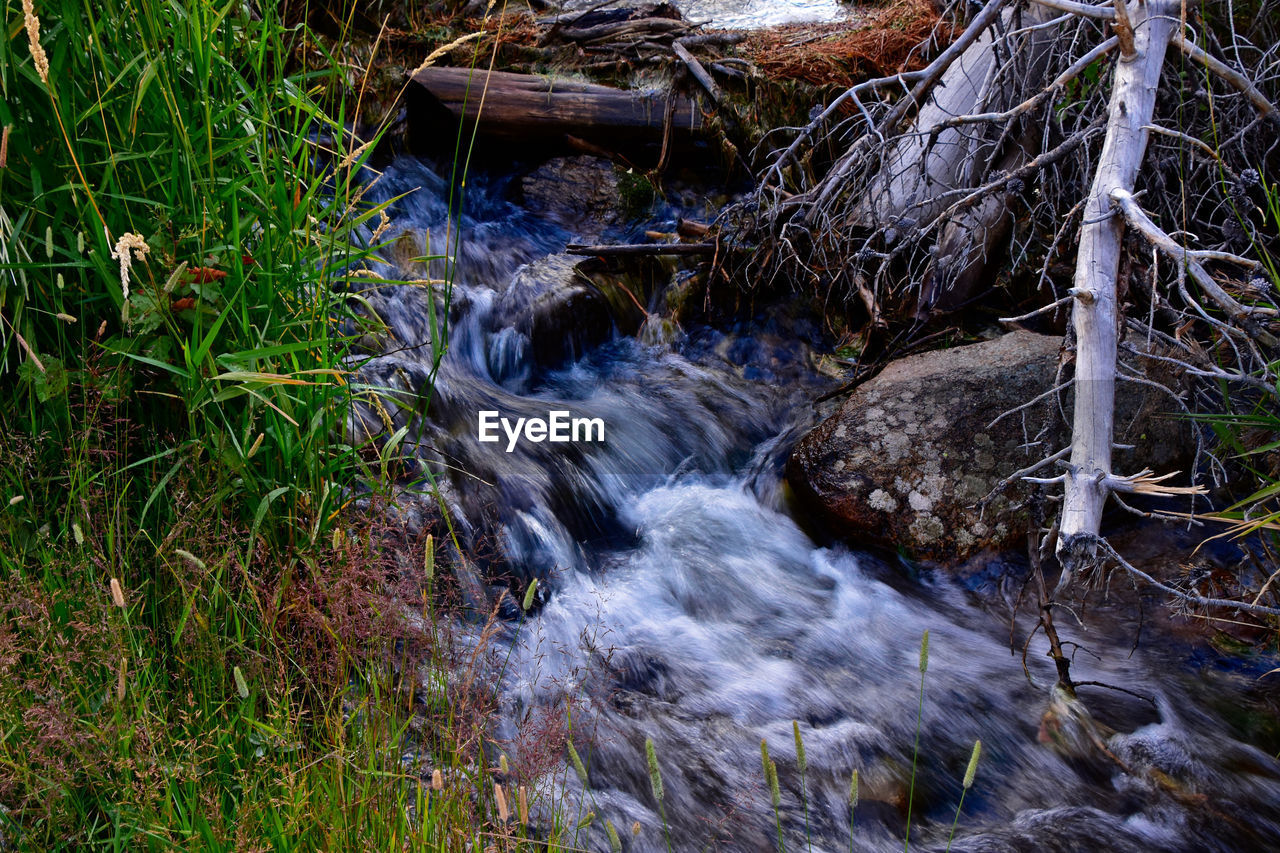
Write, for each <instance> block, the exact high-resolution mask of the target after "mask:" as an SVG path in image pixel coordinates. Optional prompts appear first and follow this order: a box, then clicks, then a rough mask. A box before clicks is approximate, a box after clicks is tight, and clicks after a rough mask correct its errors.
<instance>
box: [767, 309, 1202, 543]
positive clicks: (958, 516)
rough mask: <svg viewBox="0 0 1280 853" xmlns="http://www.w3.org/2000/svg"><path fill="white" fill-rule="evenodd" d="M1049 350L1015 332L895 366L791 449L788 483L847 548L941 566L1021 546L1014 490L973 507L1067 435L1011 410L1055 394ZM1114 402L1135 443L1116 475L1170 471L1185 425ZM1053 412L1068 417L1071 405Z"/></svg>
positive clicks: (1183, 442) (1056, 344) (1159, 404)
mask: <svg viewBox="0 0 1280 853" xmlns="http://www.w3.org/2000/svg"><path fill="white" fill-rule="evenodd" d="M1060 344H1061V339H1060V338H1057V337H1048V336H1045V335H1036V334H1031V333H1029V332H1021V331H1020V332H1014V333H1010V334H1007V335H1004V336H1003V337H1000V338H997V339H996V340H993V341H986V342H984V343H979V344H972V345H970V346H963V347H957V348H955V349H951V350H942V351H938V352H930V353H924V354H922V355H915V356H911V357H909V358H904V359H901V360H899V361H895V362H893V363H891V364H890V365H889V366H888V367H886V368H885V369H884V371H883V372H882V373H880V375H879V376H877V377H875V378H874V379H872V380H871V381H869V382H867V383H866V384H865V385H862V386H861V387H859V388H858V389H857V390H855V391H854V392H853V393H852V394H851V395H850V396H849V398H848V399H847V400H846V401H845V402H844V404H843V405H842V406H841V407H840V408H839V410H838V411H836V412H835V414H833V415H832V416H831V417H829V418H827V419H826V420H825V421H824V422H823V423H821V424H819V425H818V427H816V428H815V429H814V430H812V431H811V432H810V433H809V434H807V435H806V436H805V437H804V438H803V439H801V440H800V442H799V444H797V445H796V448H795V450H794V451H793V452H792V454H791V458H790V460H789V461H788V465H787V477H788V480H789V481H790V482H791V485H792V487H793V489H794V490H795V492H796V494H797V496H798V497H800V499H801V500H803V501H806V502H807V503H809V504H811V505H812V506H813V507H814V508H816V509H817V510H818V512H819V513H820V514H821V515H822V516H824V517H825V519H826V520H827V521H828V522H830V523H831V524H832V525H833V526H834V527H835V528H836V530H837V531H838V532H839V533H840V534H842V535H843V536H845V537H846V538H848V539H850V540H853V541H859V542H873V543H879V544H884V545H890V546H901V547H904V548H905V549H906V550H907V551H908V552H909V553H910V554H911V555H912V556H913V557H917V558H920V559H926V560H931V561H934V562H939V563H956V562H960V561H963V560H964V559H966V558H968V557H970V556H972V555H973V554H975V553H977V552H979V551H981V550H983V549H987V548H993V549H1000V548H1007V547H1011V546H1021V545H1023V544H1024V543H1025V542H1026V533H1027V530H1028V525H1029V522H1030V518H1029V515H1028V512H1027V510H1026V509H1025V507H1024V506H1023V499H1024V498H1025V497H1026V489H1025V487H1023V486H1021V485H1014V486H1012V487H1010V488H1009V489H1006V490H1005V491H1004V492H1003V493H1001V494H1000V495H997V496H995V497H994V498H992V500H991V501H990V502H988V503H987V504H986V506H985V507H981V508H980V506H979V504H980V502H981V501H982V500H983V499H984V498H985V497H987V495H988V494H989V493H990V492H991V491H992V489H993V488H994V487H995V486H996V485H997V484H998V483H1000V482H1001V481H1002V480H1004V479H1005V478H1007V477H1009V476H1010V475H1011V474H1013V473H1015V472H1016V471H1018V470H1020V469H1022V468H1025V467H1027V466H1029V465H1032V464H1034V463H1036V462H1038V461H1039V460H1041V459H1043V458H1045V457H1046V456H1048V455H1050V454H1052V453H1054V452H1056V451H1057V450H1059V449H1061V448H1063V447H1066V444H1067V440H1068V436H1067V431H1066V426H1065V424H1063V423H1062V420H1061V418H1058V417H1051V415H1052V414H1053V412H1051V411H1050V409H1049V406H1050V405H1053V406H1055V407H1056V403H1043V404H1039V405H1037V406H1034V407H1029V408H1026V409H1024V410H1022V411H1017V412H1015V411H1014V410H1016V409H1018V408H1019V407H1021V406H1024V405H1025V404H1027V403H1028V402H1030V401H1031V400H1033V399H1035V398H1036V397H1037V396H1039V395H1041V394H1043V393H1044V392H1046V391H1048V390H1049V389H1051V388H1052V387H1053V386H1054V382H1055V375H1056V371H1057V368H1058V358H1059V348H1060ZM1116 396H1117V415H1116V431H1117V437H1116V440H1117V442H1118V443H1125V444H1135V445H1137V448H1136V450H1134V451H1129V452H1118V453H1117V454H1116V457H1115V460H1114V462H1115V467H1116V470H1117V471H1118V472H1119V473H1133V472H1136V471H1137V470H1138V469H1139V468H1141V467H1144V466H1151V467H1153V468H1155V469H1156V470H1157V471H1160V472H1164V471H1167V470H1172V469H1174V468H1177V467H1179V465H1178V463H1179V461H1180V460H1184V459H1185V456H1186V448H1187V447H1188V444H1189V442H1190V438H1189V428H1188V426H1187V425H1186V424H1185V423H1179V422H1178V421H1176V420H1174V419H1170V418H1160V417H1152V415H1153V414H1155V413H1158V412H1161V411H1163V410H1166V409H1169V408H1172V407H1173V404H1172V403H1171V402H1170V401H1169V400H1167V399H1163V398H1162V396H1161V395H1160V394H1159V392H1156V391H1152V390H1150V388H1149V387H1148V386H1140V385H1133V384H1129V383H1121V384H1120V385H1118V386H1117V393H1116ZM1064 405H1065V406H1067V408H1066V413H1067V416H1068V417H1070V408H1069V405H1070V401H1069V399H1068V400H1066V401H1064ZM1007 412H1012V414H1008V415H1005V417H1003V418H1001V415H1004V414H1005V413H1007ZM997 419H999V420H998V422H997ZM1183 467H1185V466H1183ZM1054 473H1057V471H1056V470H1055V471H1047V472H1046V476H1052V475H1053V474H1054Z"/></svg>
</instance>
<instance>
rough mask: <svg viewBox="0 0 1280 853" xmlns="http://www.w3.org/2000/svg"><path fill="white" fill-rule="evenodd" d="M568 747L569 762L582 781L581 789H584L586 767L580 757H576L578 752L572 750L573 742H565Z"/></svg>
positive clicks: (586, 784) (585, 785)
mask: <svg viewBox="0 0 1280 853" xmlns="http://www.w3.org/2000/svg"><path fill="white" fill-rule="evenodd" d="M567 744H568V746H569V761H570V763H572V764H573V769H574V771H575V772H576V773H577V774H578V778H579V779H581V780H582V787H584V788H586V787H587V786H588V783H587V767H586V765H585V764H583V763H582V756H580V755H578V750H577V749H575V748H574V746H573V741H571V740H570V741H567Z"/></svg>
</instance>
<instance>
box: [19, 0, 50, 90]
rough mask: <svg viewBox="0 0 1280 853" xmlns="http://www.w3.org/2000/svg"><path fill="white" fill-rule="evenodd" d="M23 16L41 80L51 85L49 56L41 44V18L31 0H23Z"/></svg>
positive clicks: (37, 72) (33, 60)
mask: <svg viewBox="0 0 1280 853" xmlns="http://www.w3.org/2000/svg"><path fill="white" fill-rule="evenodd" d="M22 18H23V22H24V24H25V25H26V28H27V45H28V46H29V47H30V48H31V61H32V63H34V64H35V67H36V74H38V75H40V82H41V83H43V84H45V85H46V86H48V85H49V57H48V56H47V55H46V54H45V52H44V48H43V47H41V45H40V19H39V18H37V17H36V9H35V6H34V5H32V2H31V0H22Z"/></svg>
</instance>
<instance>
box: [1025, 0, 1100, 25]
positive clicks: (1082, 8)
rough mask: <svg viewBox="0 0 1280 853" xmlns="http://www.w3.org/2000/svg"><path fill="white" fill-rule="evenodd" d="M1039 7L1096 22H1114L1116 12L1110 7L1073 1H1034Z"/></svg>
mask: <svg viewBox="0 0 1280 853" xmlns="http://www.w3.org/2000/svg"><path fill="white" fill-rule="evenodd" d="M1035 3H1036V4H1037V5H1040V6H1045V7H1047V8H1049V9H1057V10H1058V11H1059V12H1070V13H1071V14H1073V15H1079V16H1080V17H1082V18H1093V19H1094V20H1097V21H1112V20H1115V17H1116V10H1115V9H1114V8H1113V7H1111V6H1091V5H1089V4H1088V3H1076V2H1073V0H1035Z"/></svg>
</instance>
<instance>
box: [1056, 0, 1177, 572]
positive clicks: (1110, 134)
mask: <svg viewBox="0 0 1280 853" xmlns="http://www.w3.org/2000/svg"><path fill="white" fill-rule="evenodd" d="M1127 11H1128V14H1129V20H1130V21H1131V23H1132V26H1133V30H1134V52H1133V54H1132V55H1131V56H1129V57H1122V58H1121V59H1120V60H1119V61H1118V62H1117V63H1116V70H1115V78H1114V82H1113V85H1112V91H1111V103H1110V106H1109V108H1108V122H1107V135H1106V139H1105V140H1104V141H1103V144H1102V153H1101V155H1100V157H1099V161H1098V170H1097V172H1096V173H1095V175H1094V181H1093V186H1092V187H1091V188H1090V190H1089V197H1088V201H1087V202H1086V204H1085V208H1084V225H1083V227H1082V228H1081V231H1080V248H1079V253H1078V255H1077V257H1076V270H1075V280H1074V285H1075V286H1074V288H1073V291H1072V292H1073V294H1075V297H1076V301H1075V307H1074V310H1073V311H1072V314H1071V316H1072V324H1073V326H1074V329H1075V337H1076V369H1075V374H1076V381H1075V411H1074V415H1073V420H1072V443H1071V461H1070V465H1069V467H1068V469H1067V473H1066V474H1065V475H1064V476H1063V485H1064V489H1065V498H1064V501H1063V507H1062V523H1061V530H1060V534H1059V539H1058V548H1057V553H1058V559H1059V561H1060V562H1061V563H1062V567H1063V573H1062V579H1061V580H1060V581H1059V584H1058V586H1059V589H1061V588H1062V587H1063V586H1064V585H1065V583H1066V582H1067V581H1068V580H1069V579H1070V577H1071V575H1072V574H1073V573H1074V572H1075V571H1076V570H1077V569H1079V568H1081V567H1082V566H1085V565H1088V564H1091V563H1092V562H1093V561H1094V560H1095V558H1096V548H1097V541H1098V532H1099V529H1100V528H1101V525H1102V509H1103V506H1104V505H1105V503H1106V500H1107V496H1108V494H1110V492H1111V489H1112V486H1111V483H1110V482H1109V481H1110V480H1111V479H1112V473H1111V443H1112V427H1113V418H1114V414H1113V413H1114V409H1115V381H1116V378H1115V377H1116V349H1117V339H1118V329H1117V317H1116V276H1117V274H1118V272H1119V267H1120V252H1121V238H1122V237H1123V230H1124V219H1123V217H1121V216H1118V215H1115V212H1114V208H1113V204H1112V200H1111V193H1112V192H1113V191H1114V190H1116V189H1120V190H1123V191H1125V192H1132V191H1133V184H1134V181H1135V180H1136V178H1137V174H1138V169H1139V167H1140V166H1141V165H1142V160H1143V157H1144V155H1145V153H1146V150H1147V136H1148V131H1147V126H1148V125H1150V124H1151V120H1152V113H1153V110H1154V108H1155V99H1156V88H1157V86H1158V84H1159V82H1160V72H1161V67H1162V66H1163V64H1164V57H1165V52H1166V50H1167V48H1168V46H1169V41H1170V38H1171V37H1172V35H1173V33H1174V31H1175V30H1176V28H1177V26H1178V15H1177V11H1178V7H1177V6H1176V5H1175V4H1174V3H1173V2H1172V0H1147V2H1146V3H1141V2H1138V0H1134V2H1131V3H1130V4H1129V5H1128V7H1127ZM1055 592H1056V591H1055Z"/></svg>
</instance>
